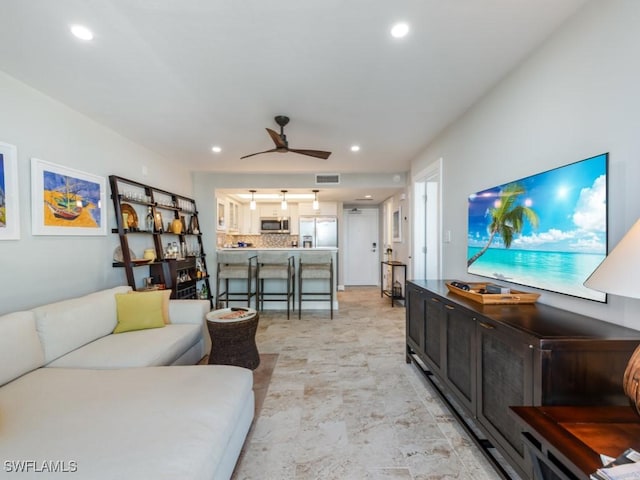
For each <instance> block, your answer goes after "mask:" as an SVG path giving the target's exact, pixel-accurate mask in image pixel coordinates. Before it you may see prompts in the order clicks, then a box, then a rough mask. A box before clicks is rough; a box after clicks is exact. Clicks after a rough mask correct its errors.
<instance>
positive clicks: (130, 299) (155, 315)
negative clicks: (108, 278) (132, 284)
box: [113, 291, 164, 333]
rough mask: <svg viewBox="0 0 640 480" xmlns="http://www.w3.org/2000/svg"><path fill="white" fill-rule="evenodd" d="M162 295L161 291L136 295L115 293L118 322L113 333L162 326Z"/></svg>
mask: <svg viewBox="0 0 640 480" xmlns="http://www.w3.org/2000/svg"><path fill="white" fill-rule="evenodd" d="M162 297H163V293H162V292H161V291H155V292H144V293H138V294H136V295H132V294H131V293H116V310H117V312H118V324H117V325H116V328H115V329H114V330H113V333H123V332H131V331H133V330H145V329H147V328H160V327H164V319H163V318H162Z"/></svg>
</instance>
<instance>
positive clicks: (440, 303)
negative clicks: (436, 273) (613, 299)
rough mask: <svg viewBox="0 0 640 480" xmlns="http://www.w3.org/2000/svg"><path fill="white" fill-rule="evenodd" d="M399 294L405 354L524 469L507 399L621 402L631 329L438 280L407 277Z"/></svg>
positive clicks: (633, 338) (634, 338)
mask: <svg viewBox="0 0 640 480" xmlns="http://www.w3.org/2000/svg"><path fill="white" fill-rule="evenodd" d="M406 299H407V301H406V305H407V310H406V315H407V316H406V322H407V324H406V344H407V362H411V361H412V360H413V361H416V363H417V364H418V365H419V366H420V367H421V368H422V369H423V371H424V372H425V374H426V376H427V379H429V380H431V383H432V384H433V385H434V386H435V387H436V388H437V389H438V392H439V393H440V394H441V395H442V396H443V398H444V399H445V400H446V401H447V403H448V404H449V406H450V407H451V408H452V409H453V410H454V413H455V414H456V416H458V418H459V419H460V420H461V421H463V424H464V423H465V422H466V425H465V426H466V427H467V429H468V431H469V432H470V433H472V435H475V438H474V439H475V440H476V441H477V442H478V444H479V445H480V446H482V447H485V448H483V451H484V452H485V454H487V456H488V457H489V458H490V459H491V460H494V463H495V458H494V457H493V456H492V455H491V454H490V453H488V450H490V449H487V448H486V447H488V446H489V445H488V444H490V445H491V446H493V447H495V448H496V449H497V450H498V451H499V452H500V454H501V455H502V456H503V457H504V458H505V459H506V460H507V461H508V462H509V464H510V465H511V466H512V467H513V469H514V470H515V472H516V473H517V474H518V475H520V476H521V477H523V478H532V467H531V464H530V462H529V461H528V459H527V457H526V456H525V445H524V443H523V439H522V428H521V427H520V425H519V423H518V422H517V421H516V420H515V418H514V416H513V414H512V413H511V412H510V409H509V407H511V406H518V405H529V406H540V405H628V399H627V397H626V396H625V395H624V392H623V390H622V376H623V373H624V369H625V367H626V365H627V362H628V361H629V358H630V357H631V354H632V353H633V351H634V349H635V348H636V347H637V346H638V344H639V343H640V332H639V331H636V330H632V329H629V328H625V327H621V326H617V325H614V324H611V323H607V322H604V321H601V320H597V319H595V318H591V317H587V316H584V315H579V314H576V313H572V312H568V311H565V310H561V309H557V308H554V307H550V306H548V305H544V304H541V303H537V304H522V305H483V304H480V303H476V302H473V301H472V300H469V299H467V298H465V297H462V296H459V295H455V294H453V293H450V292H449V291H448V290H447V288H446V285H445V284H444V282H443V281H439V280H413V281H409V282H407V284H406ZM465 419H466V420H465ZM469 422H471V423H472V424H473V425H469ZM478 431H479V433H480V435H479V434H478ZM498 471H499V473H500V474H501V475H502V476H503V477H505V478H508V473H507V472H506V471H505V470H504V469H501V468H500V467H498Z"/></svg>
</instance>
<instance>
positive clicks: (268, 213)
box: [260, 203, 284, 217]
mask: <svg viewBox="0 0 640 480" xmlns="http://www.w3.org/2000/svg"><path fill="white" fill-rule="evenodd" d="M283 215H284V212H283V211H282V210H280V204H279V203H262V204H260V216H261V217H281V216H283Z"/></svg>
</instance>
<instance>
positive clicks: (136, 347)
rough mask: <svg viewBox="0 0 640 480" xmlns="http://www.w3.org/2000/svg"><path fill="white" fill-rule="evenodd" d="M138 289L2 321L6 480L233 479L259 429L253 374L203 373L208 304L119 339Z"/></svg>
mask: <svg viewBox="0 0 640 480" xmlns="http://www.w3.org/2000/svg"><path fill="white" fill-rule="evenodd" d="M129 290H130V289H129V288H128V287H117V288H114V289H108V290H103V291H100V292H96V293H92V294H90V295H86V296H84V297H79V298H74V299H70V300H65V301H62V302H57V303H52V304H48V305H44V306H41V307H38V308H34V309H33V310H30V311H23V312H15V313H10V314H8V315H4V316H1V317H0V461H2V465H1V466H0V472H2V473H3V474H7V473H16V472H19V473H20V474H19V475H14V476H15V477H16V478H31V477H33V478H39V479H42V478H47V477H48V476H51V477H54V478H60V476H61V473H64V472H73V473H74V475H73V476H74V478H82V479H85V478H87V479H113V478H132V479H133V478H135V479H164V478H166V479H178V478H179V479H208V480H210V479H216V480H218V479H228V478H230V476H231V474H232V472H233V469H234V466H235V463H236V461H237V459H238V456H239V453H240V449H241V447H242V445H243V443H244V439H245V438H246V435H247V432H248V430H249V427H250V425H251V422H252V420H253V412H254V397H253V390H252V386H253V376H252V372H251V371H250V370H246V369H243V368H239V367H233V366H214V365H194V364H195V363H196V362H197V361H198V360H200V359H201V358H202V356H203V355H204V353H205V351H206V345H207V339H208V336H207V335H206V334H205V332H206V330H205V322H204V315H205V314H206V312H207V311H208V306H209V304H208V302H206V301H197V300H170V301H168V313H169V319H168V321H169V322H170V323H168V324H167V325H165V326H163V327H157V328H145V329H142V330H134V331H126V332H124V333H115V334H114V333H112V332H113V331H114V329H115V328H116V326H117V325H119V322H118V314H119V311H120V310H119V304H117V302H116V295H123V294H127V292H128V291H129ZM129 295H131V294H129ZM126 299H127V300H128V299H129V298H128V297H127V298H126ZM0 476H2V475H0Z"/></svg>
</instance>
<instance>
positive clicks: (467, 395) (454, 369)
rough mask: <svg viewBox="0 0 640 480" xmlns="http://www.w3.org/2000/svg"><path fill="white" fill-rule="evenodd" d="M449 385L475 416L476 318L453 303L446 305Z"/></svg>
mask: <svg viewBox="0 0 640 480" xmlns="http://www.w3.org/2000/svg"><path fill="white" fill-rule="evenodd" d="M444 308H445V309H444V312H445V315H446V320H445V336H446V341H445V343H444V345H445V348H446V354H445V358H446V371H445V378H446V381H447V385H448V386H449V388H450V389H451V391H452V392H453V394H454V395H455V396H456V397H457V398H458V400H459V401H460V403H461V405H462V406H464V407H465V408H466V409H467V410H468V411H469V412H470V413H471V414H472V415H473V414H475V402H476V317H474V316H473V315H471V314H470V313H469V312H467V311H466V310H464V309H462V308H460V307H457V306H453V305H450V304H445V305H444Z"/></svg>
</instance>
